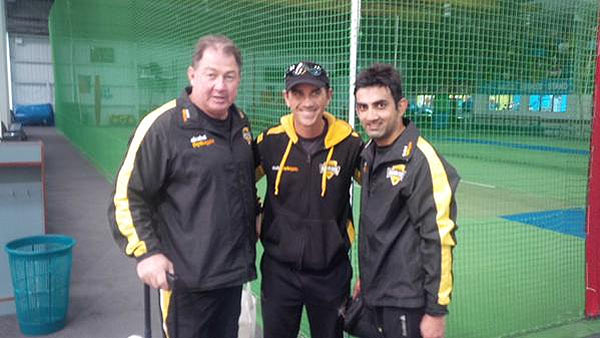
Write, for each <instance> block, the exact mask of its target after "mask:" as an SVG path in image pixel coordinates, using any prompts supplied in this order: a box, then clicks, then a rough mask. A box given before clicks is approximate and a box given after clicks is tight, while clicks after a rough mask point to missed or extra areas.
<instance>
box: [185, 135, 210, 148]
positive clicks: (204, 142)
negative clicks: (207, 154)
mask: <svg viewBox="0 0 600 338" xmlns="http://www.w3.org/2000/svg"><path fill="white" fill-rule="evenodd" d="M190 143H191V144H192V148H200V147H206V146H209V145H212V144H215V139H214V138H208V137H207V136H206V135H202V134H200V135H198V136H194V137H192V138H191V139H190Z"/></svg>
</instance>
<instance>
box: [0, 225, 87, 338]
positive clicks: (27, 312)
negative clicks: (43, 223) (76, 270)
mask: <svg viewBox="0 0 600 338" xmlns="http://www.w3.org/2000/svg"><path fill="white" fill-rule="evenodd" d="M75 243H76V241H75V239H73V238H71V237H68V236H63V235H43V236H31V237H25V238H21V239H17V240H14V241H11V242H9V243H8V244H6V246H5V247H4V249H5V250H6V252H7V253H8V261H9V266H10V273H11V277H12V283H13V288H14V291H15V305H16V308H17V318H18V321H19V327H20V328H21V332H23V334H25V335H34V336H35V335H45V334H49V333H52V332H55V331H58V330H60V329H62V328H64V327H65V325H66V322H67V321H66V320H67V308H68V305H69V284H70V279H71V264H72V260H73V259H72V249H73V246H75Z"/></svg>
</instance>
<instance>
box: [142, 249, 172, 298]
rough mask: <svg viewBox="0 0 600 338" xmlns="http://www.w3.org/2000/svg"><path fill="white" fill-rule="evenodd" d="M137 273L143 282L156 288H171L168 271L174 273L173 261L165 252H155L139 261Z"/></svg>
mask: <svg viewBox="0 0 600 338" xmlns="http://www.w3.org/2000/svg"><path fill="white" fill-rule="evenodd" d="M136 270H137V274H138V277H139V278H140V279H141V280H142V282H144V283H146V284H148V285H150V286H151V287H153V288H155V289H163V290H169V283H168V282H167V272H168V273H170V274H173V273H174V271H173V263H171V261H170V260H169V259H168V258H167V257H165V255H163V254H155V255H152V256H149V257H146V258H144V259H142V260H141V261H140V262H139V263H137V269H136Z"/></svg>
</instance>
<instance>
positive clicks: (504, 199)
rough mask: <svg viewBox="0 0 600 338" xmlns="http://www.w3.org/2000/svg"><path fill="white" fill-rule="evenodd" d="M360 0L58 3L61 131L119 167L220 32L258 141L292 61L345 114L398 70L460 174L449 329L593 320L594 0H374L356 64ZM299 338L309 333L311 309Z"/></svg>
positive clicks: (279, 110) (368, 4) (419, 119)
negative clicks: (323, 83)
mask: <svg viewBox="0 0 600 338" xmlns="http://www.w3.org/2000/svg"><path fill="white" fill-rule="evenodd" d="M355 4H356V2H355ZM352 8H353V3H352V2H351V1H334V0H311V1H289V0H288V1H281V0H279V1H266V0H256V1H250V0H232V1H214V0H197V1H190V0H187V1H182V0H160V1H159V0H128V1H123V0H102V1H100V0H77V1H72V0H71V1H69V0H56V1H55V3H54V6H53V9H52V13H51V17H50V32H51V40H52V48H53V55H54V63H55V81H56V95H55V97H56V109H55V110H56V123H57V126H58V128H59V129H60V130H61V131H62V132H63V133H64V134H65V135H66V136H67V137H68V138H69V139H70V140H71V141H72V142H73V143H74V144H75V145H76V146H77V147H79V148H80V149H81V151H82V152H83V153H84V154H86V155H87V156H88V157H89V158H90V159H91V160H92V162H93V163H94V164H95V165H96V166H97V167H98V168H99V169H100V170H101V171H102V172H104V173H105V175H106V176H107V177H108V178H113V177H114V175H115V173H116V169H117V167H118V165H119V163H120V161H121V159H122V157H123V153H124V151H125V149H126V145H127V141H128V139H129V136H130V134H131V132H132V130H133V128H134V126H135V125H136V123H137V122H138V121H139V120H140V118H142V117H143V116H144V115H145V114H147V113H148V112H149V111H151V110H152V109H154V108H156V107H158V106H160V105H161V104H163V103H164V102H166V101H168V100H170V99H172V98H174V97H176V96H177V95H179V93H180V91H181V90H182V88H183V87H184V86H185V85H186V84H187V82H188V81H187V78H186V68H187V66H188V65H189V63H190V59H191V55H192V51H193V46H194V44H195V41H196V40H197V38H198V37H199V36H201V35H205V34H209V33H219V34H225V35H227V36H229V37H230V38H232V39H233V40H235V41H236V43H237V44H238V45H239V47H240V48H241V49H242V51H243V57H244V66H243V72H242V74H243V75H242V77H243V80H242V85H241V87H240V92H239V96H238V100H237V103H238V105H239V106H240V107H242V108H243V109H244V110H245V111H246V112H247V113H248V114H249V116H250V118H251V122H252V124H253V128H254V133H255V135H257V134H258V132H260V131H262V130H264V129H265V128H267V127H268V126H269V125H272V124H275V123H277V121H278V118H279V117H280V116H281V115H283V114H285V113H287V108H286V107H285V105H284V102H283V99H282V96H281V91H282V89H283V73H284V70H285V69H286V66H287V65H289V64H290V63H293V62H296V61H299V60H302V59H309V60H314V61H317V62H319V63H321V64H323V65H324V66H325V68H326V69H327V70H328V71H329V73H330V75H331V78H332V85H333V88H334V99H333V102H332V103H331V105H330V107H329V110H330V111H331V112H333V113H334V114H335V115H337V116H338V117H340V118H343V119H349V118H351V117H352V111H351V109H349V108H350V107H349V99H350V98H349V95H348V92H349V88H350V78H351V77H350V74H352V73H353V72H355V71H360V69H362V68H364V67H367V66H368V65H370V64H371V63H373V62H387V63H392V64H395V65H396V66H397V67H398V68H399V69H401V70H402V72H403V74H404V76H405V87H406V96H407V97H408V99H409V101H410V106H409V110H408V112H407V115H408V116H409V117H411V118H412V119H413V120H414V121H415V122H416V123H417V125H418V126H419V127H420V128H421V129H422V131H423V133H424V134H425V136H426V137H427V138H428V139H430V140H431V141H432V142H433V143H434V144H435V146H436V147H437V148H438V150H439V151H440V152H441V153H442V154H444V155H445V156H446V158H447V159H448V160H449V161H450V162H451V163H452V164H454V165H455V166H456V167H457V169H458V171H459V173H460V174H461V176H462V178H463V181H462V183H461V186H460V188H459V191H458V196H457V197H458V206H459V217H458V225H459V231H458V232H457V241H458V247H457V249H456V250H455V274H454V277H455V292H454V294H453V301H452V304H451V307H450V312H451V315H450V316H449V317H448V334H447V337H450V338H452V337H454V338H465V337H467V338H468V337H473V338H480V337H505V336H516V335H519V334H522V333H525V332H535V331H539V330H541V329H543V328H547V327H552V326H557V325H562V324H565V323H569V322H573V321H577V320H580V319H582V318H583V317H584V313H583V309H584V302H585V299H584V292H585V284H584V275H585V274H584V267H585V251H584V249H585V235H584V215H585V207H586V201H585V197H586V187H587V170H588V161H589V151H588V150H589V136H590V131H591V130H590V120H591V116H592V92H593V87H594V82H593V78H594V69H595V64H596V58H595V49H596V44H595V41H596V33H597V22H598V17H597V13H598V3H597V1H593V0H580V1H558V0H538V1H520V0H504V1H503V0H488V1H472V0H448V1H437V0H411V1H408V0H405V1H374V0H363V1H361V2H360V8H361V11H360V21H359V24H360V25H359V27H360V28H359V31H358V39H357V41H356V42H357V45H356V47H357V50H358V53H357V54H356V55H354V57H356V61H357V68H358V69H357V70H352V71H351V69H350V65H351V64H352V63H351V58H352V57H353V55H351V52H350V51H351V44H352V43H353V41H351V38H350V36H351V27H352V23H351V18H352V15H351V12H352ZM356 127H357V129H358V130H360V127H359V126H358V125H357V126H356ZM358 189H359V188H357V189H356V190H358ZM357 196H359V194H358V191H355V200H356V197H357ZM357 205H358V203H355V209H357V208H356V206H357ZM355 213H356V214H358V210H355ZM357 219H358V218H357ZM352 255H353V261H354V264H355V267H356V250H353V253H352ZM356 271H357V268H355V272H356ZM253 287H254V290H255V291H258V290H259V283H255V285H253ZM259 320H260V318H259ZM301 333H302V335H304V336H307V337H308V336H310V334H309V333H310V332H309V329H308V323H307V321H306V319H304V320H303V323H302V329H301Z"/></svg>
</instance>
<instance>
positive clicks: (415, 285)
mask: <svg viewBox="0 0 600 338" xmlns="http://www.w3.org/2000/svg"><path fill="white" fill-rule="evenodd" d="M404 123H405V125H406V129H405V130H404V131H403V133H402V134H401V135H400V137H399V138H398V139H397V140H396V141H395V142H394V143H393V144H392V145H391V146H390V147H389V148H386V149H385V150H384V151H382V152H377V153H376V149H375V148H376V145H375V143H374V142H369V143H368V144H367V145H366V146H365V149H364V150H363V151H362V153H361V167H362V169H361V171H362V191H361V209H360V210H361V211H360V231H359V263H360V280H361V290H362V291H361V292H362V293H363V295H364V300H365V302H366V303H367V304H368V305H369V306H392V307H403V308H421V307H424V308H425V313H427V314H430V315H443V314H445V313H446V312H447V308H446V307H447V305H448V304H449V303H450V295H451V292H452V287H453V280H452V279H453V276H452V261H453V257H452V249H453V247H454V246H455V244H456V241H455V237H454V231H455V229H456V224H455V222H456V203H455V198H454V194H455V192H456V187H457V185H458V182H459V176H458V174H457V173H456V170H455V169H454V168H453V167H452V166H451V165H450V164H449V163H448V162H446V160H445V159H444V158H443V157H442V156H440V155H439V154H438V153H437V151H436V150H435V149H434V148H433V146H432V145H431V144H430V143H429V142H427V141H426V140H425V139H424V138H422V137H421V136H420V132H419V130H418V129H417V128H416V127H415V126H414V124H413V123H412V122H410V121H409V120H407V119H405V121H404ZM376 155H377V156H376Z"/></svg>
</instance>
